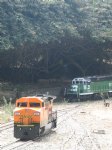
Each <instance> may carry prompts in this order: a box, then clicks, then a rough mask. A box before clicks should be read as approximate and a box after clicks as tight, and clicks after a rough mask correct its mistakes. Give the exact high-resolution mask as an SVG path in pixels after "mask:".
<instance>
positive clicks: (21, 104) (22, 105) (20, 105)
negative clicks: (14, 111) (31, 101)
mask: <svg viewBox="0 0 112 150" xmlns="http://www.w3.org/2000/svg"><path fill="white" fill-rule="evenodd" d="M17 107H27V103H26V102H19V103H17Z"/></svg>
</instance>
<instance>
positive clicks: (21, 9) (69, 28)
mask: <svg viewBox="0 0 112 150" xmlns="http://www.w3.org/2000/svg"><path fill="white" fill-rule="evenodd" d="M111 8H112V1H111V0H32V1H30V0H13V1H12V0H1V1H0V14H1V17H0V79H1V80H8V81H9V80H10V81H13V82H36V81H38V79H40V78H47V79H48V78H73V77H75V76H85V75H95V74H110V73H111V69H112V67H111V63H112V59H111V58H112V57H111V56H112V17H111V16H112V9H111Z"/></svg>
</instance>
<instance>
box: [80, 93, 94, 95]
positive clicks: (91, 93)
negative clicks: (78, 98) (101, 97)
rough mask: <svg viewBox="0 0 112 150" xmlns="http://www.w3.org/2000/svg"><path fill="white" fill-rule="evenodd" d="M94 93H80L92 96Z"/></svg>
mask: <svg viewBox="0 0 112 150" xmlns="http://www.w3.org/2000/svg"><path fill="white" fill-rule="evenodd" d="M92 94H93V93H80V94H79V95H92Z"/></svg>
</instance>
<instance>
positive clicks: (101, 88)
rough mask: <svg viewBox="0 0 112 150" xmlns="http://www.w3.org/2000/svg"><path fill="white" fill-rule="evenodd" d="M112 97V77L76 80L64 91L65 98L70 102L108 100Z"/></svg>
mask: <svg viewBox="0 0 112 150" xmlns="http://www.w3.org/2000/svg"><path fill="white" fill-rule="evenodd" d="M111 95H112V77H111V76H93V77H83V78H74V79H73V80H72V83H71V85H70V86H68V87H67V88H65V90H64V97H65V99H68V100H69V101H76V100H85V99H86V100H87V99H99V98H102V97H104V98H108V97H109V96H111Z"/></svg>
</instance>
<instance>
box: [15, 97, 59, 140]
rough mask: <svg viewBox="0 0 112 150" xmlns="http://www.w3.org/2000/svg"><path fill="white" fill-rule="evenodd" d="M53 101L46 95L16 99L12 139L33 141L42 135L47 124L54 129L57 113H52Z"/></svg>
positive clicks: (52, 98)
mask: <svg viewBox="0 0 112 150" xmlns="http://www.w3.org/2000/svg"><path fill="white" fill-rule="evenodd" d="M54 99H55V97H53V96H48V95H47V96H46V95H39V96H35V97H34V96H32V97H22V98H20V99H18V100H17V101H16V108H15V110H14V137H15V138H19V139H33V138H35V137H37V136H39V135H40V133H43V132H44V130H45V126H46V125H47V124H49V123H51V128H55V127H56V125H57V111H52V106H53V100H54Z"/></svg>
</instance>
